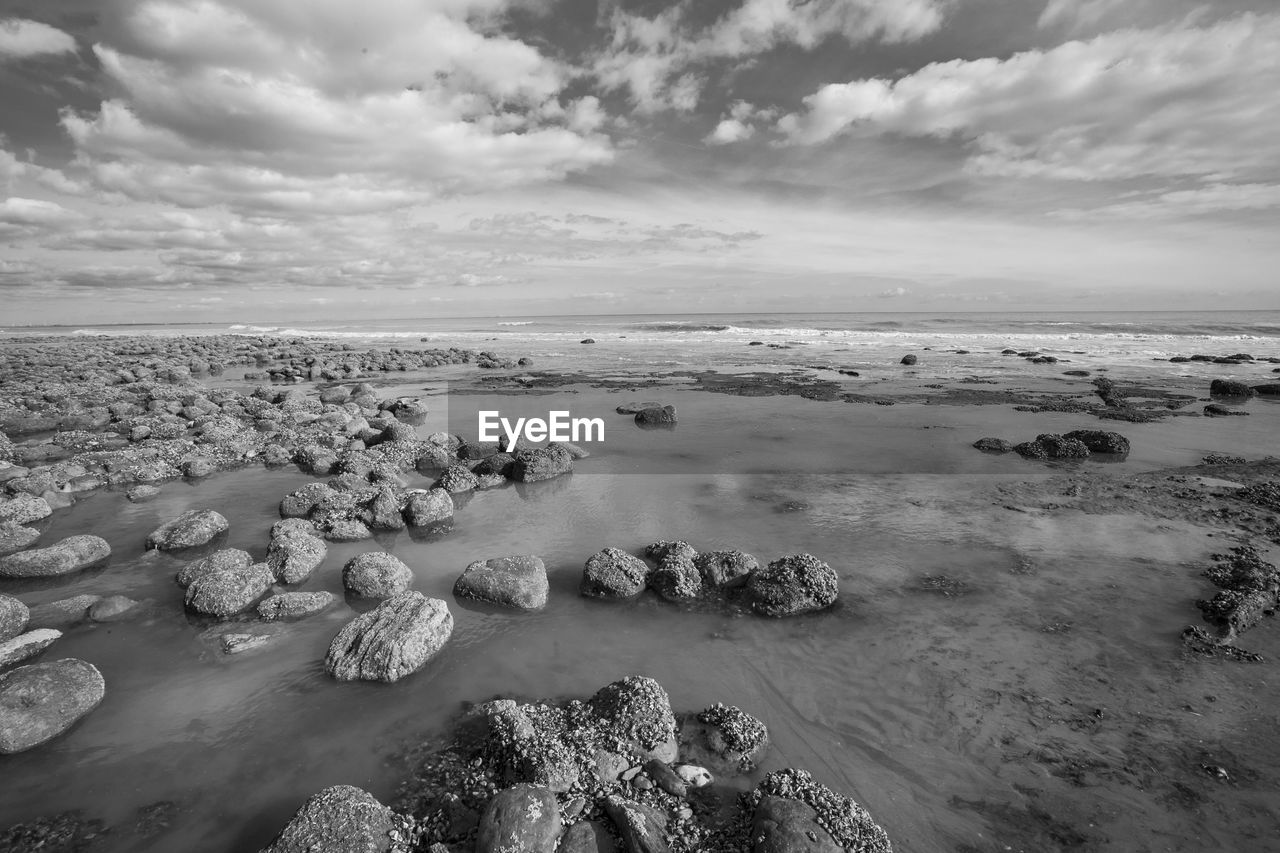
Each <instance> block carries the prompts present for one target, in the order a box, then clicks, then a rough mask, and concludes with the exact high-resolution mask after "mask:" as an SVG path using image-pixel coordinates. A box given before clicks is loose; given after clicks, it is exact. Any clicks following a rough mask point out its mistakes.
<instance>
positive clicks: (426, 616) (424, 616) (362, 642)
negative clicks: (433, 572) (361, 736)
mask: <svg viewBox="0 0 1280 853" xmlns="http://www.w3.org/2000/svg"><path fill="white" fill-rule="evenodd" d="M452 633H453V616H452V615H450V613H449V606H448V605H447V604H445V603H444V602H443V601H441V600H440V599H438V598H427V597H426V596H425V595H423V594H422V593H420V592H412V591H410V592H402V593H400V594H399V595H396V596H394V597H392V598H389V599H387V600H386V601H384V602H382V603H381V604H379V605H378V606H377V607H376V608H374V609H373V610H370V611H369V612H368V613H364V614H361V615H360V616H357V617H356V618H355V619H353V620H351V622H349V623H348V624H347V625H346V627H344V628H343V629H342V630H341V631H339V632H338V635H337V636H336V637H334V638H333V643H332V644H331V645H330V646H329V653H328V655H327V656H326V657H325V669H326V670H327V671H328V672H329V674H330V675H332V676H333V677H334V678H336V679H338V680H339V681H354V680H356V679H362V680H365V681H388V682H390V681H397V680H399V679H401V678H404V677H405V676H406V675H410V674H412V673H414V672H417V671H418V670H419V669H421V668H422V666H423V665H424V664H426V662H427V661H428V660H429V659H430V658H431V657H432V656H433V655H435V653H436V652H438V651H440V649H441V648H443V647H444V644H445V643H446V642H447V641H448V639H449V636H450V634H452Z"/></svg>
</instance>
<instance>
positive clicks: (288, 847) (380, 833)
mask: <svg viewBox="0 0 1280 853" xmlns="http://www.w3.org/2000/svg"><path fill="white" fill-rule="evenodd" d="M394 828H395V823H394V821H393V819H392V811H391V809H389V808H387V807H386V806H384V805H383V804H382V803H380V802H378V800H377V799H376V798H375V797H374V796H373V795H372V794H370V793H369V792H367V791H364V790H362V789H360V788H356V787H353V786H351V785H334V786H333V787H331V788H325V789H324V790H323V791H320V792H319V793H318V794H315V795H314V796H313V797H311V799H309V800H307V801H306V803H304V804H303V806H302V808H300V809H298V812H297V814H295V815H294V816H293V819H292V820H290V821H289V824H288V826H286V827H285V828H284V829H283V830H282V831H281V833H280V834H279V835H278V836H276V838H275V840H274V841H272V842H271V843H270V844H269V845H267V847H266V848H264V849H263V851H262V853H386V851H390V850H391V849H392V848H391V832H392V830H393V829H394Z"/></svg>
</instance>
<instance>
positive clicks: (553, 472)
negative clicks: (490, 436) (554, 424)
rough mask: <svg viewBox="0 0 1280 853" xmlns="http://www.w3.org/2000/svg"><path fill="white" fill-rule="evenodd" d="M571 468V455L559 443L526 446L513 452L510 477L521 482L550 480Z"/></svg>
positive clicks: (566, 472)
mask: <svg viewBox="0 0 1280 853" xmlns="http://www.w3.org/2000/svg"><path fill="white" fill-rule="evenodd" d="M572 470H573V455H572V454H571V453H569V451H567V450H565V449H564V448H563V447H562V446H560V445H559V444H554V443H553V444H548V445H547V446H546V447H527V448H524V449H522V450H517V451H516V452H515V462H513V463H512V465H511V479H513V480H516V481H517V482H521V483H536V482H538V481H540V480H550V479H551V478H553V477H559V476H560V475H561V474H568V473H569V472H570V471H572Z"/></svg>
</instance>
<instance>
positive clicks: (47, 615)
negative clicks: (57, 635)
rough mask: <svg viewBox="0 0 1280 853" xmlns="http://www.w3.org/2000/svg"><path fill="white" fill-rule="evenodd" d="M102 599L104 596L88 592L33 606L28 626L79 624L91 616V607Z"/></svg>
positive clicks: (30, 627) (32, 627)
mask: <svg viewBox="0 0 1280 853" xmlns="http://www.w3.org/2000/svg"><path fill="white" fill-rule="evenodd" d="M101 600H102V596H100V595H93V594H89V593H86V594H85V595H76V596H73V597H71V598H62V599H59V600H57V601H50V602H49V603H48V604H38V605H36V606H35V607H32V608H31V619H30V621H29V622H28V623H27V628H29V629H31V630H34V629H36V628H66V627H69V626H71V625H78V624H79V623H81V622H83V621H85V620H86V619H88V618H89V608H90V607H92V606H93V605H95V604H97V603H98V602H99V601H101Z"/></svg>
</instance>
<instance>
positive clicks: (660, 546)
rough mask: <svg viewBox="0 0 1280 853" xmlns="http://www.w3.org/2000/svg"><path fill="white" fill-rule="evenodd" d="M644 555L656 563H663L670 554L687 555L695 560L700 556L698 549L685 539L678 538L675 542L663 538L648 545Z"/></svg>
mask: <svg viewBox="0 0 1280 853" xmlns="http://www.w3.org/2000/svg"><path fill="white" fill-rule="evenodd" d="M644 555H645V556H646V557H648V558H649V559H650V560H653V561H654V562H655V563H661V562H662V561H663V560H665V559H667V557H670V556H679V557H685V558H686V559H689V560H693V559H695V558H696V557H697V556H698V551H697V549H696V548H694V547H693V546H692V545H690V544H689V543H688V542H686V541H684V540H683V539H677V540H675V541H674V542H668V541H667V540H666V539H662V540H660V541H658V542H654V543H653V544H652V545H646V546H645V549H644Z"/></svg>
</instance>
